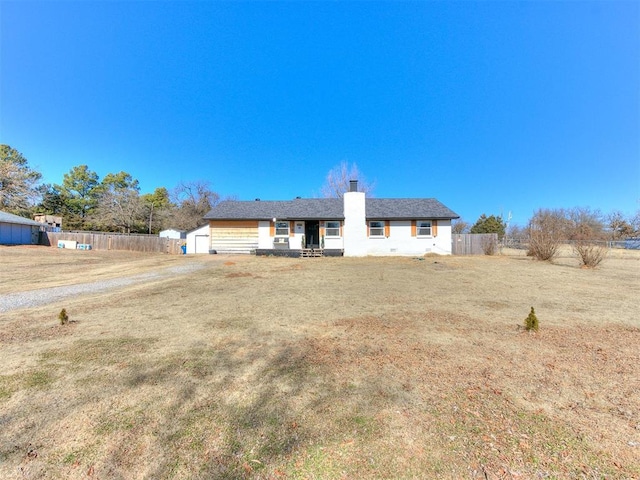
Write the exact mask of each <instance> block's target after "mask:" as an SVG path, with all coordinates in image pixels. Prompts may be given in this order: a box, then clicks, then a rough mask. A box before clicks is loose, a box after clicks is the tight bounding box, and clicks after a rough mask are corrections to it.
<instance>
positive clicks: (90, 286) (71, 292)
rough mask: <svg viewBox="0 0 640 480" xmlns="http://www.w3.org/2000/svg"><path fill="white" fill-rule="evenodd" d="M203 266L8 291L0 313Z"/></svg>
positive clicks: (190, 265) (1, 303)
mask: <svg viewBox="0 0 640 480" xmlns="http://www.w3.org/2000/svg"><path fill="white" fill-rule="evenodd" d="M203 267H204V266H203V265H201V264H198V263H191V264H187V265H180V266H178V267H171V268H166V269H163V270H160V271H155V272H148V273H143V274H140V275H133V276H130V277H121V278H112V279H109V280H100V281H98V282H89V283H81V284H76V285H65V286H62V287H50V288H40V289H37V290H28V291H25V292H17V293H10V294H7V295H0V313H4V312H8V311H10V310H15V309H18V308H30V307H39V306H40V305H46V304H48V303H51V302H55V301H57V300H62V299H63V298H67V297H73V296H77V295H82V294H85V293H96V292H101V291H104V290H109V289H113V288H117V287H125V286H127V285H133V284H135V283H140V282H143V281H146V280H151V279H158V278H163V277H169V276H173V275H181V274H185V273H190V272H194V271H196V270H200V269H201V268H203Z"/></svg>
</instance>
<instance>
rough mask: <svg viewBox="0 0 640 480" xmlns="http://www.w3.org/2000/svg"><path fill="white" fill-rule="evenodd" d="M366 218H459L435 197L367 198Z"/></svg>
mask: <svg viewBox="0 0 640 480" xmlns="http://www.w3.org/2000/svg"><path fill="white" fill-rule="evenodd" d="M365 202H366V215H367V218H379V219H381V220H382V219H386V220H394V219H395V220H399V219H414V218H434V219H445V218H447V219H449V218H459V215H458V214H457V213H456V212H454V211H453V210H451V209H449V208H447V207H445V206H444V205H443V204H442V203H440V202H439V201H438V200H436V199H435V198H367V199H366V200H365Z"/></svg>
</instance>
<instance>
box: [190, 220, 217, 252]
mask: <svg viewBox="0 0 640 480" xmlns="http://www.w3.org/2000/svg"><path fill="white" fill-rule="evenodd" d="M205 243H206V245H205ZM210 248H211V237H210V236H209V225H204V226H202V227H200V228H198V229H196V230H192V231H190V232H189V233H187V253H188V254H190V253H209V249H210Z"/></svg>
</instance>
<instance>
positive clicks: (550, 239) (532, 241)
mask: <svg viewBox="0 0 640 480" xmlns="http://www.w3.org/2000/svg"><path fill="white" fill-rule="evenodd" d="M558 247H560V240H559V239H558V238H557V237H555V236H554V235H552V234H549V233H546V232H544V231H542V230H535V231H534V230H530V231H529V249H528V250H527V255H528V256H530V257H534V258H536V259H537V260H544V261H547V260H553V258H554V257H555V256H556V255H557V254H558Z"/></svg>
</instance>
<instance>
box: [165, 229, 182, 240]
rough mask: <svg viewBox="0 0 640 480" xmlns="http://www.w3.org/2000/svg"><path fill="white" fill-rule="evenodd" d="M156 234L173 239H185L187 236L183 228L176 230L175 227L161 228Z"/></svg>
mask: <svg viewBox="0 0 640 480" xmlns="http://www.w3.org/2000/svg"><path fill="white" fill-rule="evenodd" d="M158 236H159V237H165V238H173V239H174V240H185V239H186V238H187V232H185V231H184V230H176V229H175V228H168V229H166V230H162V231H161V232H160V233H159V234H158Z"/></svg>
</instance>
